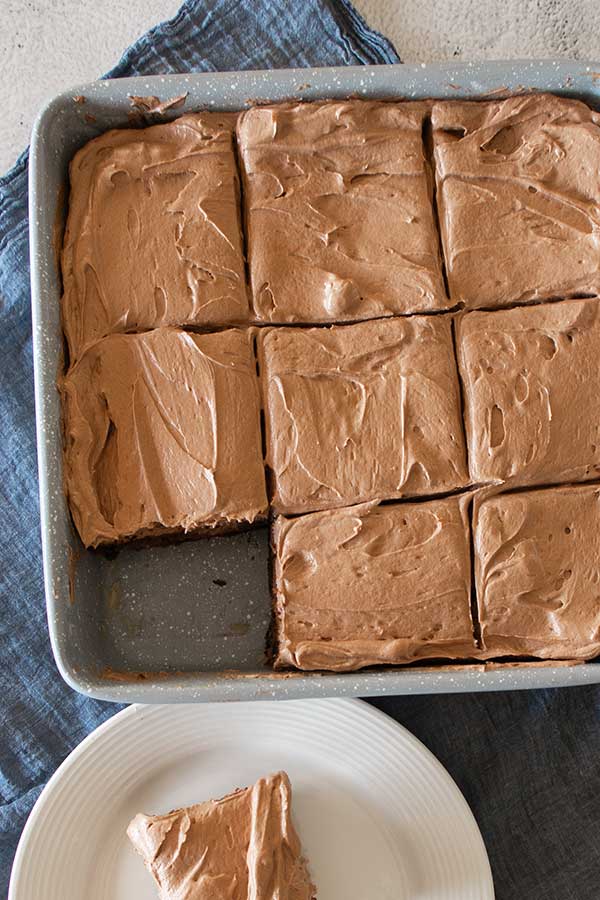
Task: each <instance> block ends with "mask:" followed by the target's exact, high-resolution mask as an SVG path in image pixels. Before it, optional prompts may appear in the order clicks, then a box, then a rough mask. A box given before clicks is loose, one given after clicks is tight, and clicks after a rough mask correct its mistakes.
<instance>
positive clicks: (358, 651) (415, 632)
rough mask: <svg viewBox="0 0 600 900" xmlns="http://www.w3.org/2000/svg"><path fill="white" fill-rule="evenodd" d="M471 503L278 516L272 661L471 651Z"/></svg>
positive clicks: (406, 657) (305, 662) (336, 666)
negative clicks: (275, 650) (274, 650)
mask: <svg viewBox="0 0 600 900" xmlns="http://www.w3.org/2000/svg"><path fill="white" fill-rule="evenodd" d="M469 502H470V497H469V496H468V495H463V496H461V497H450V498H447V499H444V500H431V501H426V502H422V503H402V504H386V505H384V506H377V505H376V504H373V503H370V504H362V505H360V506H353V507H348V508H346V509H338V510H327V511H326V512H318V513H312V514H311V515H307V516H301V517H299V518H296V519H285V518H283V517H279V518H278V519H276V521H275V525H274V529H273V546H274V551H275V622H276V628H277V637H278V650H277V656H276V660H275V665H276V666H278V667H281V666H296V667H297V668H299V669H333V670H336V671H347V670H350V669H359V668H361V667H363V666H369V665H374V664H377V663H388V664H390V663H391V664H398V663H409V662H413V661H414V660H417V659H426V658H446V659H457V658H465V657H469V656H475V655H476V645H475V641H474V637H473V625H472V621H471V596H470V595H471V558H470V546H469V522H468V511H467V506H468V504H469Z"/></svg>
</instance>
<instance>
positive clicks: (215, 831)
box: [127, 772, 316, 900]
mask: <svg viewBox="0 0 600 900" xmlns="http://www.w3.org/2000/svg"><path fill="white" fill-rule="evenodd" d="M291 806H292V789H291V785H290V781H289V778H288V776H287V775H286V773H285V772H277V773H276V774H274V775H269V776H267V777H266V778H260V779H259V780H258V781H257V782H256V784H254V785H252V786H251V787H247V788H244V789H242V790H237V791H234V792H233V793H231V794H227V796H225V797H222V798H221V799H220V800H207V801H206V802H204V803H198V804H196V805H195V806H187V807H185V808H183V809H176V810H173V812H170V813H167V814H166V815H163V816H146V815H143V814H142V813H140V814H138V815H137V816H136V817H135V818H134V819H133V821H132V822H131V823H130V825H129V827H128V829H127V834H128V835H129V838H130V840H131V842H132V844H133V845H134V847H135V848H136V850H137V851H138V853H140V854H141V856H142V857H143V859H144V862H145V863H146V866H147V868H148V870H149V871H150V873H151V874H152V877H153V878H154V880H155V881H156V883H157V885H158V887H159V890H160V897H161V900H184V898H185V900H314V898H315V897H316V889H315V887H314V885H313V884H312V882H311V879H310V876H309V873H308V868H307V864H306V860H305V859H304V857H303V856H302V848H301V845H300V839H299V837H298V834H297V832H296V829H295V828H294V824H293V822H292V818H291Z"/></svg>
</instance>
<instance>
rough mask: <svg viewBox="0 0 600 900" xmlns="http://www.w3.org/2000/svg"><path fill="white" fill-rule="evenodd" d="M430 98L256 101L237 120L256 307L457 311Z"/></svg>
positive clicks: (269, 310) (280, 315) (311, 318)
mask: <svg viewBox="0 0 600 900" xmlns="http://www.w3.org/2000/svg"><path fill="white" fill-rule="evenodd" d="M427 110H428V107H427V105H426V104H424V103H400V104H398V103H381V102H373V101H360V100H350V101H344V102H327V103H311V104H306V103H304V104H303V103H294V104H289V103H288V104H280V105H278V106H270V107H256V108H254V109H250V110H248V111H247V112H246V113H244V114H243V115H242V116H241V117H240V120H239V124H238V141H239V146H240V151H241V158H242V163H243V177H244V182H245V205H246V219H247V235H248V249H249V260H250V273H251V282H252V288H253V298H254V300H253V302H254V312H255V315H256V316H257V318H258V319H259V320H262V321H267V322H283V323H285V322H304V323H310V322H331V321H352V320H356V319H369V318H374V317H377V316H389V315H394V314H398V313H414V312H426V311H428V310H438V309H443V308H447V306H448V305H449V304H448V300H447V298H446V293H445V289H444V284H443V280H442V270H441V262H440V252H439V241H438V237H437V232H436V228H435V226H434V216H433V209H432V177H431V174H430V171H429V167H428V164H427V162H426V159H425V155H424V152H423V141H422V137H421V132H422V128H423V122H424V118H425V114H426V112H427Z"/></svg>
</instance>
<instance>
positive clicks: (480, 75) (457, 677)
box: [29, 60, 600, 703]
mask: <svg viewBox="0 0 600 900" xmlns="http://www.w3.org/2000/svg"><path fill="white" fill-rule="evenodd" d="M523 89H535V90H549V91H553V92H555V93H559V94H564V95H568V96H574V97H579V98H581V99H584V100H586V101H587V102H588V103H590V104H591V105H592V106H595V107H596V108H600V62H598V63H589V64H586V63H582V62H569V61H564V60H563V61H549V60H543V61H535V62H492V63H477V64H448V65H446V64H444V65H427V66H426V65H422V66H402V65H399V66H373V67H360V68H354V67H352V68H330V69H301V70H287V71H271V72H235V73H224V74H207V75H204V74H197V75H169V76H165V77H161V76H154V77H149V78H124V79H120V80H115V81H99V82H94V83H92V84H84V85H80V86H77V87H76V88H73V89H72V90H70V91H67V92H65V93H63V94H60V95H59V96H58V97H56V98H55V99H53V100H52V101H51V102H50V103H49V104H48V105H47V106H46V108H45V109H44V110H43V111H42V112H41V114H40V116H39V117H38V119H37V122H36V124H35V127H34V130H33V138H32V145H31V162H30V200H29V202H30V233H31V286H32V307H33V326H34V327H33V340H34V354H35V392H36V406H37V436H38V452H39V472H40V500H41V523H42V542H43V551H44V569H45V583H46V598H47V604H48V622H49V628H50V636H51V639H52V647H53V650H54V655H55V657H56V662H57V665H58V667H59V669H60V671H61V673H62V675H63V677H64V678H65V680H66V681H67V682H68V683H69V684H70V685H71V686H72V687H74V688H75V689H76V690H78V691H81V692H83V693H85V694H88V695H90V696H93V697H99V698H101V699H103V700H116V701H125V702H134V701H140V702H146V703H148V702H157V703H165V702H176V701H186V702H189V701H202V700H206V701H208V700H248V699H253V698H256V699H265V698H276V699H286V698H296V697H311V696H329V695H340V696H341V695H345V696H355V695H362V696H366V695H373V694H385V693H388V694H408V693H438V692H452V691H471V690H504V689H511V688H536V687H547V686H559V685H576V684H586V683H590V682H600V662H597V663H589V664H586V665H575V666H560V665H548V666H544V665H542V666H535V665H534V666H531V665H530V666H527V665H524V666H516V667H512V666H500V667H484V666H455V667H452V668H446V669H444V668H438V669H434V668H412V669H386V670H379V671H367V672H358V673H349V674H331V675H321V674H318V673H317V674H312V673H311V674H302V673H299V674H296V673H293V674H281V673H280V674H275V673H273V672H272V671H270V670H269V669H268V668H267V666H266V665H265V662H264V655H263V651H264V640H265V631H266V628H267V625H268V621H269V614H270V597H269V589H268V581H267V579H268V575H267V559H268V539H267V533H266V529H262V530H258V531H253V532H248V533H246V534H241V535H235V536H233V537H222V538H214V539H212V540H206V541H196V542H189V543H183V544H179V545H177V546H171V547H161V548H156V549H150V550H134V549H128V550H123V551H121V552H120V553H119V554H118V556H117V557H116V558H114V559H112V560H109V559H107V558H105V557H103V556H99V555H97V554H94V553H91V552H87V551H84V550H83V549H82V547H81V544H80V542H79V539H78V538H77V536H76V534H75V533H74V530H73V527H72V525H71V521H70V517H69V513H68V510H67V506H66V503H65V499H64V495H63V490H62V459H61V425H60V407H59V398H58V394H57V391H56V387H55V382H56V376H57V373H58V372H59V369H60V367H61V364H62V363H61V360H62V336H61V329H60V319H59V295H60V280H59V274H58V270H57V255H56V247H57V244H58V243H59V241H60V239H61V235H62V226H63V223H64V213H65V198H66V194H67V168H68V164H69V160H70V159H71V157H72V156H73V154H74V152H75V151H76V150H77V149H78V148H79V147H80V146H81V145H82V144H84V143H85V142H86V141H88V140H89V139H90V138H92V137H94V136H95V135H97V134H99V133H100V132H102V131H105V130H106V129H108V128H113V127H115V126H124V125H128V124H130V120H129V118H128V114H129V113H130V112H131V102H130V100H129V95H132V94H134V95H142V96H146V95H155V96H158V97H160V99H161V100H163V101H164V100H168V99H171V98H174V97H177V96H179V95H181V94H184V93H186V92H187V99H186V102H185V105H184V106H183V108H181V107H180V108H179V109H177V110H171V111H170V112H168V113H167V114H166V116H164V118H174V117H175V116H176V115H178V114H180V113H181V112H183V111H192V110H198V109H203V108H216V109H242V108H244V106H246V105H248V104H249V103H251V102H253V101H256V100H271V101H277V100H282V99H285V98H288V97H295V98H304V99H318V98H323V97H348V96H349V95H357V96H364V97H406V98H422V97H453V98H455V97H478V96H481V95H483V94H487V93H490V92H494V93H498V94H499V93H501V92H503V91H506V92H507V93H508V92H511V91H518V90H523ZM76 97H85V103H81V102H76V100H75V99H74V98H76Z"/></svg>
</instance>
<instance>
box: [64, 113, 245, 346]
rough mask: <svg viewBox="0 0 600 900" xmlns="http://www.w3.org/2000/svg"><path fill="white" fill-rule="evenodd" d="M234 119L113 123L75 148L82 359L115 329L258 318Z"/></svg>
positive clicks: (73, 259) (77, 340)
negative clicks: (249, 277) (248, 273)
mask: <svg viewBox="0 0 600 900" xmlns="http://www.w3.org/2000/svg"><path fill="white" fill-rule="evenodd" d="M234 121H235V120H234V118H233V117H232V116H231V115H227V114H225V115H222V114H218V113H201V114H196V115H187V116H182V117H181V118H180V119H177V120H176V121H175V122H172V123H169V124H165V125H155V126H152V127H151V128H144V129H123V130H118V131H108V132H107V133H106V134H103V135H101V136H100V137H98V138H96V139H95V140H93V141H90V142H89V143H88V144H86V145H85V147H83V148H82V149H81V150H80V151H79V152H78V153H77V154H76V155H75V157H74V159H73V161H72V163H71V168H70V176H71V196H70V207H69V217H68V221H67V229H66V233H65V243H64V250H63V257H62V271H63V282H64V295H63V299H62V314H63V327H64V331H65V334H66V336H67V341H68V343H69V349H70V353H71V359H72V360H74V359H76V358H77V357H79V356H80V355H81V353H82V352H83V350H84V349H85V348H86V347H87V346H89V344H90V343H92V342H94V341H96V340H98V338H101V337H103V336H104V335H107V334H110V333H113V332H121V331H136V330H144V329H149V328H155V327H157V326H162V325H179V326H182V325H195V326H208V325H210V326H215V325H223V324H227V323H232V322H246V321H248V318H249V308H248V298H247V293H246V286H245V272H244V254H243V248H242V235H241V228H240V211H239V204H240V200H239V182H238V176H237V170H236V164H235V156H234V150H233V141H232V131H233V127H234Z"/></svg>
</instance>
